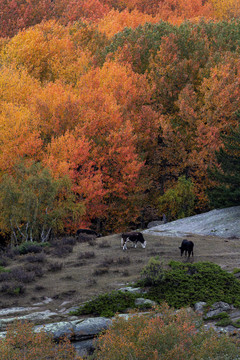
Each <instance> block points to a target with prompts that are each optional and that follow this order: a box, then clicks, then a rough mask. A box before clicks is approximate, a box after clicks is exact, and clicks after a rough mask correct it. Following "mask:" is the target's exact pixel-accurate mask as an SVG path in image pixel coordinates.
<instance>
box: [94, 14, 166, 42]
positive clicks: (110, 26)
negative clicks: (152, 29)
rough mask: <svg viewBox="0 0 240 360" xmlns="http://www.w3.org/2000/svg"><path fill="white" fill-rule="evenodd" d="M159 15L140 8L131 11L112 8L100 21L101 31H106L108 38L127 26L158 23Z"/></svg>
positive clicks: (133, 26)
mask: <svg viewBox="0 0 240 360" xmlns="http://www.w3.org/2000/svg"><path fill="white" fill-rule="evenodd" d="M159 19H160V18H159V17H155V18H154V17H153V16H151V15H148V14H144V13H141V12H140V11H138V10H133V11H131V12H129V11H128V10H127V9H126V10H123V11H121V12H120V11H118V10H111V11H110V12H109V13H108V14H107V15H106V16H105V17H104V18H103V19H102V20H100V21H99V23H98V29H99V31H101V32H103V33H105V34H106V35H107V37H108V38H111V37H113V36H114V35H115V34H116V33H118V32H119V31H122V30H123V29H124V28H125V27H130V28H132V29H135V28H136V27H137V26H139V25H143V24H145V23H146V22H151V23H157V22H158V21H159Z"/></svg>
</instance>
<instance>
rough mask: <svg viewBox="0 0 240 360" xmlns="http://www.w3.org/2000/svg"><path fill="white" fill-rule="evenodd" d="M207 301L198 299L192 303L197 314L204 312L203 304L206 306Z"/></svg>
mask: <svg viewBox="0 0 240 360" xmlns="http://www.w3.org/2000/svg"><path fill="white" fill-rule="evenodd" d="M206 305H207V303H206V302H204V301H199V302H197V303H196V304H195V305H194V310H195V312H196V313H198V314H203V312H204V306H206Z"/></svg>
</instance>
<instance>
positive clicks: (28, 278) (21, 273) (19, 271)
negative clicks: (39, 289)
mask: <svg viewBox="0 0 240 360" xmlns="http://www.w3.org/2000/svg"><path fill="white" fill-rule="evenodd" d="M10 275H11V278H12V279H14V280H16V281H18V282H20V283H25V284H26V283H30V282H32V281H34V280H35V277H36V274H35V272H34V271H26V270H24V269H23V268H20V267H17V268H15V269H12V271H11V273H10Z"/></svg>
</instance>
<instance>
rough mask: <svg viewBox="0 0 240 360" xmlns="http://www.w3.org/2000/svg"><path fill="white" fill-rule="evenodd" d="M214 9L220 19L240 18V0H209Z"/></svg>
mask: <svg viewBox="0 0 240 360" xmlns="http://www.w3.org/2000/svg"><path fill="white" fill-rule="evenodd" d="M209 2H210V4H212V6H213V9H214V17H215V18H216V19H218V20H229V19H232V18H239V16H240V0H209Z"/></svg>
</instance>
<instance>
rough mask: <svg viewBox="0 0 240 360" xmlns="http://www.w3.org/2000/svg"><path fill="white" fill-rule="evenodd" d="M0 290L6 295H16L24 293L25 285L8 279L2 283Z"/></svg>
mask: <svg viewBox="0 0 240 360" xmlns="http://www.w3.org/2000/svg"><path fill="white" fill-rule="evenodd" d="M0 291H1V292H2V293H3V294H6V295H10V296H18V295H22V294H24V293H25V287H24V285H23V284H19V283H15V282H9V281H8V282H6V283H3V284H2V286H1V290H0Z"/></svg>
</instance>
